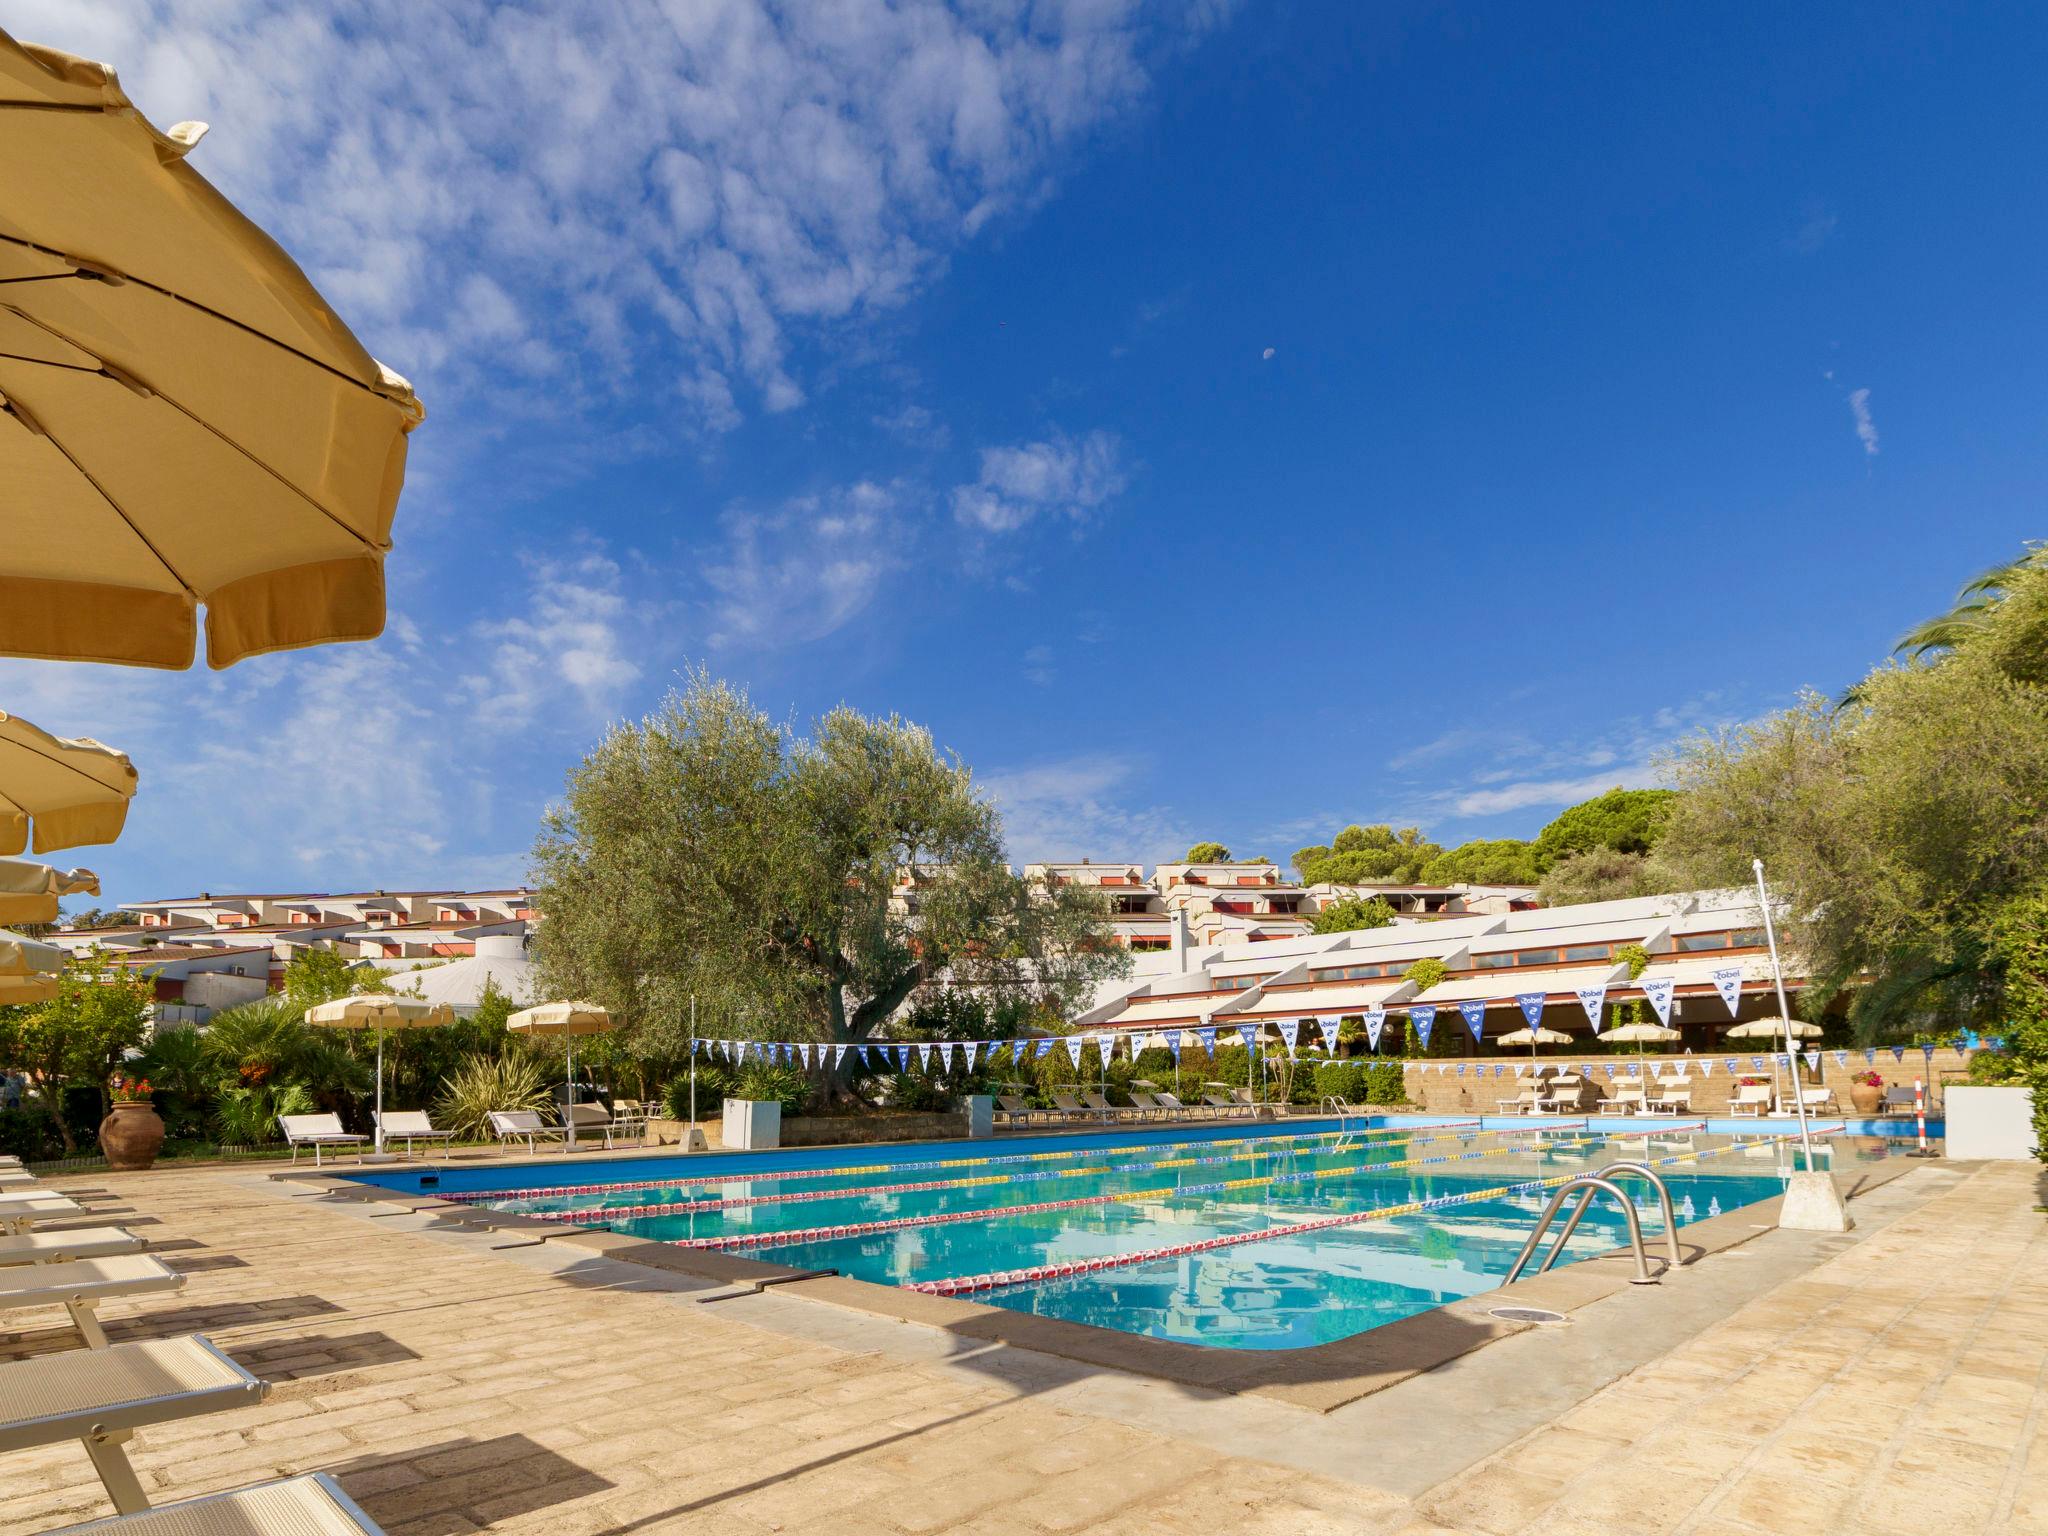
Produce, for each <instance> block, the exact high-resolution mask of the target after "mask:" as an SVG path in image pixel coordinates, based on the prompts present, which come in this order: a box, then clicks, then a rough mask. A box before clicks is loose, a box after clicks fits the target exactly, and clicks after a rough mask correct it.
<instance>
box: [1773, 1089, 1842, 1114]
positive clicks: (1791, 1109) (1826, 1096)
mask: <svg viewBox="0 0 2048 1536" xmlns="http://www.w3.org/2000/svg"><path fill="white" fill-rule="evenodd" d="M1799 1097H1800V1099H1801V1100H1803V1101H1804V1103H1805V1105H1806V1108H1807V1111H1808V1113H1811V1112H1812V1111H1814V1110H1816V1109H1826V1110H1835V1109H1839V1108H1840V1107H1841V1106H1839V1105H1838V1104H1836V1103H1835V1090H1834V1089H1832V1088H1802V1089H1800V1090H1799ZM1778 1113H1779V1114H1781V1115H1796V1114H1798V1113H1799V1110H1798V1108H1797V1107H1796V1106H1795V1105H1794V1104H1793V1102H1792V1096H1791V1095H1790V1094H1789V1093H1781V1094H1779V1095H1778Z"/></svg>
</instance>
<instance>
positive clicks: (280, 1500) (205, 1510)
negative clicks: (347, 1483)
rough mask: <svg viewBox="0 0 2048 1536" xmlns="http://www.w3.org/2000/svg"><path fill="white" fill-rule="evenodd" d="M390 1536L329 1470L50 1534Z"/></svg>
mask: <svg viewBox="0 0 2048 1536" xmlns="http://www.w3.org/2000/svg"><path fill="white" fill-rule="evenodd" d="M87 1532H90V1533H91V1536H384V1533H383V1528H382V1527H380V1526H379V1525H378V1524H377V1523H376V1522H375V1521H374V1520H372V1519H371V1518H370V1517H369V1516H368V1515H366V1514H364V1513H363V1512H362V1510H361V1509H360V1508H359V1507H358V1506H357V1504H356V1502H355V1500H353V1499H351V1498H350V1497H349V1496H348V1495H347V1494H345V1493H343V1492H342V1491H341V1484H339V1483H337V1482H336V1481H335V1480H334V1479H333V1478H331V1477H329V1476H328V1475H327V1474H326V1473H324V1472H312V1473H308V1474H306V1475H304V1476H301V1477H288V1478H281V1479H279V1480H278V1481H276V1482H271V1483H254V1484H251V1485H250V1486H249V1487H247V1488H235V1489H232V1490H230V1491H229V1492H227V1493H209V1494H207V1495H205V1496H204V1497H202V1498H197V1499H184V1500H181V1501H180V1502H178V1503H176V1504H160V1505H158V1506H157V1507H156V1508H155V1509H145V1510H142V1511H141V1512H140V1513H138V1514H133V1515H109V1516H108V1517H107V1518H106V1519H104V1520H89V1521H87V1522H86V1523H85V1524H84V1525H67V1526H65V1527H64V1528H63V1529H62V1530H59V1531H53V1532H51V1533H50V1536H84V1533H87Z"/></svg>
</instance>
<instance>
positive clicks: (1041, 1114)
mask: <svg viewBox="0 0 2048 1536" xmlns="http://www.w3.org/2000/svg"><path fill="white" fill-rule="evenodd" d="M1051 1097H1052V1108H1050V1109H1040V1108H1037V1107H1036V1106H1034V1105H1033V1104H1032V1103H1031V1102H1030V1101H1029V1100H1027V1099H1025V1098H1023V1097H1022V1096H1021V1095H1017V1094H1007V1093H1006V1094H999V1095H997V1097H996V1117H997V1119H998V1121H999V1122H1000V1123H1002V1124H1005V1125H1012V1126H1025V1125H1065V1124H1097V1125H1100V1124H1103V1123H1115V1122H1118V1121H1130V1120H1250V1119H1254V1118H1256V1117H1257V1116H1258V1115H1259V1114H1260V1113H1261V1112H1262V1111H1263V1110H1265V1109H1267V1108H1269V1106H1267V1105H1262V1104H1259V1103H1257V1102H1255V1101H1254V1100H1253V1099H1252V1097H1251V1095H1250V1094H1249V1093H1247V1092H1246V1091H1245V1090H1244V1089H1242V1088H1239V1089H1235V1090H1232V1091H1230V1092H1225V1091H1222V1090H1221V1089H1218V1090H1215V1091H1211V1092H1205V1093H1203V1094H1202V1095H1201V1096H1200V1097H1199V1098H1198V1099H1197V1100H1196V1102H1195V1103H1193V1104H1187V1103H1183V1102H1182V1101H1181V1099H1180V1098H1179V1097H1178V1096H1176V1095H1174V1094H1171V1093H1167V1092H1165V1091H1163V1090H1157V1091H1151V1092H1147V1091H1144V1090H1141V1089H1133V1090H1132V1092H1131V1102H1130V1103H1129V1104H1112V1103H1110V1102H1109V1100H1108V1099H1107V1098H1105V1097H1103V1095H1102V1093H1101V1092H1100V1090H1095V1091H1090V1092H1084V1093H1080V1094H1072V1093H1055V1094H1053V1095H1052V1096H1051Z"/></svg>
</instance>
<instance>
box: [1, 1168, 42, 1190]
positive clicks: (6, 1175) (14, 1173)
mask: <svg viewBox="0 0 2048 1536" xmlns="http://www.w3.org/2000/svg"><path fill="white" fill-rule="evenodd" d="M42 1182H43V1181H42V1180H41V1179H39V1178H37V1177H36V1176H35V1175H34V1174H32V1173H30V1172H29V1171H28V1170H27V1169H26V1168H21V1167H14V1168H0V1189H15V1188H18V1187H20V1186H22V1185H36V1184H40V1183H42Z"/></svg>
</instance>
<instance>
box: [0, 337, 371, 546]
mask: <svg viewBox="0 0 2048 1536" xmlns="http://www.w3.org/2000/svg"><path fill="white" fill-rule="evenodd" d="M0 309H5V310H6V311H7V312H8V313H10V314H13V315H18V316H20V318H21V319H23V320H26V321H27V322H28V323H29V324H30V325H32V326H34V327H35V328H36V329H37V330H39V331H41V332H43V333H44V334H45V335H47V336H54V337H55V338H56V339H57V340H59V341H61V342H63V343H64V344H65V345H66V346H67V347H76V348H77V349H78V350H79V351H81V352H83V353H84V354H85V355H86V356H87V357H96V356H97V355H98V354H96V353H95V352H94V351H93V350H92V348H90V347H88V346H86V345H85V344H84V343H83V342H81V341H79V340H77V339H76V338H75V337H71V336H67V335H65V334H64V332H62V331H60V330H58V329H57V327H56V326H54V325H51V324H50V323H49V322H48V321H47V320H42V319H39V318H38V317H37V316H35V315H30V314H24V313H23V312H22V311H21V310H19V309H16V308H15V307H14V306H13V305H11V304H0ZM0 356H7V357H10V358H11V357H12V356H13V354H0ZM16 360H17V361H20V362H24V363H44V360H43V359H42V358H39V357H23V358H19V359H16ZM99 361H100V366H99V367H97V368H83V367H80V366H79V365H78V364H76V363H44V366H46V367H50V368H65V369H72V370H75V371H77V372H79V373H91V374H97V375H98V376H99V377H101V378H103V379H110V380H112V381H113V382H114V383H116V384H121V385H122V387H123V388H126V387H127V384H126V383H125V382H124V381H123V379H122V378H121V377H120V376H119V375H117V374H115V373H114V372H112V371H111V368H110V365H109V364H108V363H107V361H106V359H104V358H100V360H99ZM136 382H138V383H141V381H140V380H137V381H136ZM142 387H143V388H144V389H146V390H147V391H148V392H149V393H150V394H151V395H153V396H155V397H156V398H157V399H159V400H161V401H163V403H164V404H165V405H168V406H169V407H170V408H171V409H172V410H174V411H176V412H177V413H178V414H179V415H180V416H183V417H184V418H185V419H186V420H187V421H189V422H191V423H192V425H194V426H195V427H200V428H203V429H204V430H205V431H207V432H210V433H212V434H213V435H214V436H215V437H216V438H218V439H219V440H220V441H221V442H223V443H225V444H226V445H227V446H228V448H229V449H230V450H232V451H233V452H235V453H237V454H239V455H241V457H243V458H244V459H246V460H248V461H249V462H250V463H251V464H253V465H255V466H256V467H257V468H258V469H260V470H262V471H263V473H265V474H266V475H268V476H270V478H271V479H273V480H275V481H276V482H277V483H278V484H279V485H281V486H283V487H284V488H285V489H286V490H288V491H290V492H291V493H292V494H293V495H294V496H296V497H298V498H299V500H301V501H303V502H304V503H305V504H306V505H307V506H309V507H311V508H312V509H313V510H314V511H315V512H318V513H319V514H320V515H321V516H322V517H324V518H326V519H327V520H328V521H329V522H330V523H332V524H334V526H335V527H337V528H339V529H340V530H341V531H342V532H343V533H345V534H347V535H348V536H349V537H350V538H352V539H354V540H355V541H356V542H357V543H358V544H360V545H362V546H363V548H365V549H368V550H375V551H378V552H380V553H382V552H384V551H387V550H389V549H390V548H391V545H390V543H389V542H388V541H387V542H384V543H379V542H378V541H377V540H375V539H372V538H370V537H369V536H368V535H366V534H364V533H363V532H362V531H361V530H360V529H358V528H356V527H354V526H352V525H351V524H350V523H349V522H348V520H347V519H346V518H344V517H342V516H341V515H340V514H339V513H337V512H335V511H333V510H331V509H330V508H328V507H324V506H322V505H321V504H320V502H319V500H318V498H316V497H314V496H311V495H308V494H307V493H306V492H305V491H303V490H301V489H300V488H299V487H298V486H296V485H294V484H292V482H291V481H290V480H289V479H287V478H286V477H285V476H284V474H283V473H281V472H280V471H279V470H277V469H275V468H273V467H272V466H271V465H270V464H268V463H266V462H265V461H264V460H262V459H261V458H258V457H257V456H256V455H255V454H253V453H251V452H250V451H249V450H248V449H246V448H244V447H243V446H242V445H241V444H240V443H238V442H236V441H235V440H234V439H233V438H232V437H229V436H228V435H227V433H225V432H223V431H221V429H220V428H219V427H216V426H215V425H214V424H213V423H212V422H210V421H208V420H206V418H205V417H203V416H199V415H195V414H194V413H193V412H192V411H191V410H189V409H188V408H186V407H185V406H184V405H183V404H181V403H180V402H179V401H178V399H177V398H176V397H175V396H173V395H167V394H165V393H164V392H163V391H162V390H161V389H158V388H157V387H156V386H155V385H154V384H147V383H144V384H142ZM66 457H67V458H68V457H70V456H69V455H68V454H67V455H66ZM100 494H101V495H105V494H106V493H105V492H104V491H102V492H101V493H100ZM157 558H158V559H162V558H163V557H162V556H161V555H159V556H158V557H157ZM166 563H167V564H168V562H166ZM173 574H176V573H175V572H174V573H173Z"/></svg>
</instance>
